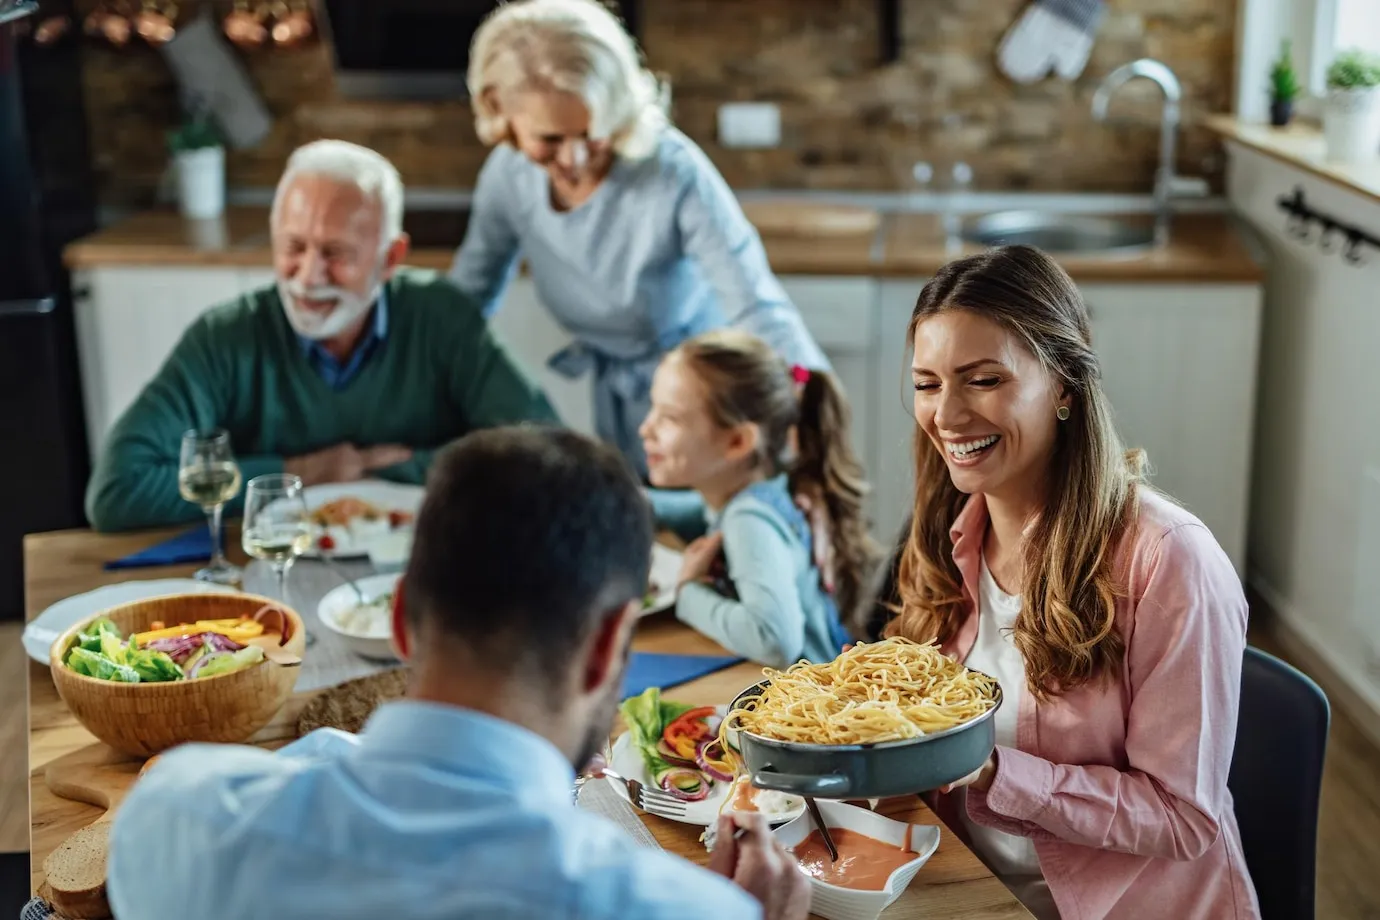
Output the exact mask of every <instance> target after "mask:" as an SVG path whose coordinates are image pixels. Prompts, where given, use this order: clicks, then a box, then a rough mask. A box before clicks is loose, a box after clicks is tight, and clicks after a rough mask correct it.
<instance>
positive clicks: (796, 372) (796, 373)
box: [791, 364, 810, 385]
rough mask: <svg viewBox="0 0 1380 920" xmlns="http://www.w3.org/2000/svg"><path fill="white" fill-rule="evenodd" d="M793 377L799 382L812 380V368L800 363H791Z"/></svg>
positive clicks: (803, 382) (804, 382)
mask: <svg viewBox="0 0 1380 920" xmlns="http://www.w3.org/2000/svg"><path fill="white" fill-rule="evenodd" d="M791 379H792V380H794V381H795V382H796V383H799V384H802V385H803V384H806V383H809V382H810V369H809V368H808V367H805V366H803V365H800V364H792V365H791Z"/></svg>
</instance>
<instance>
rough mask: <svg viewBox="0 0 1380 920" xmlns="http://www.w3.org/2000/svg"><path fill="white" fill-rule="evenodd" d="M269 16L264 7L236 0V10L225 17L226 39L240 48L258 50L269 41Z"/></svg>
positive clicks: (223, 25) (223, 26) (244, 0)
mask: <svg viewBox="0 0 1380 920" xmlns="http://www.w3.org/2000/svg"><path fill="white" fill-rule="evenodd" d="M266 18H267V14H266V12H265V11H264V9H263V7H262V6H260V5H259V4H257V3H251V2H250V0H235V8H234V9H233V10H231V11H230V14H229V15H228V16H226V17H225V22H224V23H222V25H221V28H223V29H224V30H225V37H226V38H228V39H230V41H231V42H232V43H233V44H235V45H236V46H238V47H240V48H245V49H250V48H258V47H259V46H260V45H262V44H263V43H264V42H266V41H268V26H267V25H265V24H264V20H265V19H266Z"/></svg>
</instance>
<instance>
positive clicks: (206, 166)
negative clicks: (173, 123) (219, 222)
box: [168, 105, 225, 220]
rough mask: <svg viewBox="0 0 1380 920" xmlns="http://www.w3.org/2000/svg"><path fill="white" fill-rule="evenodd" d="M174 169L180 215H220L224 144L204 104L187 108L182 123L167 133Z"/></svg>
mask: <svg viewBox="0 0 1380 920" xmlns="http://www.w3.org/2000/svg"><path fill="white" fill-rule="evenodd" d="M168 148H169V149H170V150H171V151H172V156H173V165H174V168H175V170H176V172H177V188H178V201H179V203H180V205H181V208H182V216H183V217H187V218H191V219H193V220H209V219H213V218H216V217H220V215H221V213H222V212H223V211H224V210H225V144H224V142H223V141H222V140H221V135H220V131H219V129H217V127H216V124H215V122H214V121H213V120H212V118H211V116H210V114H209V112H208V111H207V110H206V108H205V107H204V106H201V105H192V106H190V107H189V108H188V111H187V113H186V115H185V116H184V118H183V120H182V124H180V125H178V126H177V128H175V129H173V130H172V131H170V132H169V133H168Z"/></svg>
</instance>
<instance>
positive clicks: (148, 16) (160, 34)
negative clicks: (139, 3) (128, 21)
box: [134, 0, 177, 45]
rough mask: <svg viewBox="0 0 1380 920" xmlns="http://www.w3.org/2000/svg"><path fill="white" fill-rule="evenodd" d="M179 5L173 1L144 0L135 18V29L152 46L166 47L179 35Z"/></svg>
mask: <svg viewBox="0 0 1380 920" xmlns="http://www.w3.org/2000/svg"><path fill="white" fill-rule="evenodd" d="M176 23H177V4H176V3H175V2H172V0H166V2H159V0H144V6H143V9H141V10H140V11H139V13H138V15H136V16H135V17H134V28H135V30H136V31H138V33H139V36H140V37H141V38H143V40H144V41H146V42H148V43H149V44H150V45H165V44H167V43H168V42H169V41H171V40H172V37H173V36H174V35H176V34H177V25H176Z"/></svg>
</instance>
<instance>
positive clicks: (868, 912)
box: [772, 799, 939, 920]
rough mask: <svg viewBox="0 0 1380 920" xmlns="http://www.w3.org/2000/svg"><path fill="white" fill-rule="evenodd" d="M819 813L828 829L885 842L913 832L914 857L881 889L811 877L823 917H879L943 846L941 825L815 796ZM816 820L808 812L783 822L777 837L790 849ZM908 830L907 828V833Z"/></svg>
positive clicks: (818, 911) (836, 919)
mask: <svg viewBox="0 0 1380 920" xmlns="http://www.w3.org/2000/svg"><path fill="white" fill-rule="evenodd" d="M815 804H816V805H818V806H819V812H820V815H821V816H823V818H824V823H825V824H826V825H828V826H829V827H841V828H845V829H847V830H850V831H857V832H858V833H860V834H866V835H867V836H869V837H873V838H875V839H877V840H880V841H882V842H884V843H891V844H895V845H896V846H898V847H899V846H901V844H902V843H904V842H905V841H906V834H907V833H908V832H909V834H910V848H911V849H912V850H914V851H915V858H914V859H912V860H911V861H910V862H908V863H905V864H904V865H902V866H900V867H899V868H897V869H896V870H895V871H894V872H892V873H891V875H890V877H889V878H887V881H886V887H885V888H884V889H882V890H881V891H860V890H858V889H855V888H840V887H839V886H837V885H831V884H829V883H828V882H821V881H819V880H818V879H815V878H811V879H810V890H811V893H812V900H811V904H810V910H811V911H812V912H813V913H816V914H818V915H819V916H821V917H824V918H825V920H876V918H877V917H878V916H880V915H881V913H882V911H884V910H886V909H887V908H888V907H890V906H891V903H892V902H893V901H895V900H896V899H897V898H899V897H900V896H901V892H903V891H905V890H906V888H907V887H908V886H909V885H910V883H911V881H912V880H914V878H915V873H917V872H919V871H920V867H921V866H923V865H924V864H925V863H926V862H928V861H929V858H930V857H931V856H933V855H934V851H935V850H937V849H939V828H937V827H935V826H933V825H929V824H905V823H903V822H901V821H895V820H893V819H891V818H887V817H883V816H882V815H879V814H877V813H876V812H871V811H868V810H867V809H866V808H859V807H857V806H856V805H845V804H843V803H842V802H826V801H824V800H823V799H816V800H815ZM814 829H815V825H814V821H813V820H811V818H810V813H809V812H808V811H807V812H805V813H804V814H802V815H801V816H800V817H798V818H796V819H795V820H794V821H792V822H790V823H789V824H783V825H782V826H781V827H778V828H777V829H776V830H774V831H772V833H773V834H774V835H775V836H776V839H777V840H779V841H780V842H781V843H783V844H785V845H786V846H788V847H793V846H795V845H796V844H798V843H800V842H801V841H802V840H804V839H805V838H806V837H808V836H810V833H811V832H812V831H814ZM907 829H909V831H907Z"/></svg>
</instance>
